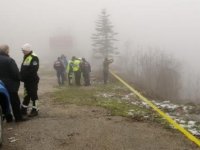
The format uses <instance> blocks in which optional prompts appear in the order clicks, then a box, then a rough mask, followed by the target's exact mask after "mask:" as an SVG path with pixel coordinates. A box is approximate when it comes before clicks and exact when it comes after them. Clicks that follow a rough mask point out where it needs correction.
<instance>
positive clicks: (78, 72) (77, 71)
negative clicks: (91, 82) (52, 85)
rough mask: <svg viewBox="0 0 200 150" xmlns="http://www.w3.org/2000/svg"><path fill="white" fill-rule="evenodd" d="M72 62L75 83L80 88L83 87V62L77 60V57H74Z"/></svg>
mask: <svg viewBox="0 0 200 150" xmlns="http://www.w3.org/2000/svg"><path fill="white" fill-rule="evenodd" d="M72 62H73V67H72V68H73V72H74V76H75V83H76V85H78V86H80V85H81V67H80V65H81V61H80V59H77V58H76V57H75V56H73V57H72Z"/></svg>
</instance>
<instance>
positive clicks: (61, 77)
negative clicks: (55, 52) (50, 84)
mask: <svg viewBox="0 0 200 150" xmlns="http://www.w3.org/2000/svg"><path fill="white" fill-rule="evenodd" d="M53 67H54V69H55V70H56V74H57V79H58V84H59V85H64V82H65V67H64V65H63V63H62V61H61V58H60V57H58V59H57V60H56V61H55V62H54V65H53Z"/></svg>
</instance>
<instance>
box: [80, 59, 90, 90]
mask: <svg viewBox="0 0 200 150" xmlns="http://www.w3.org/2000/svg"><path fill="white" fill-rule="evenodd" d="M81 71H82V73H83V78H84V85H85V86H89V85H90V72H91V66H90V63H89V62H88V61H86V60H85V58H82V63H81Z"/></svg>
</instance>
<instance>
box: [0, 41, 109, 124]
mask: <svg viewBox="0 0 200 150" xmlns="http://www.w3.org/2000/svg"><path fill="white" fill-rule="evenodd" d="M21 50H22V52H23V54H24V57H23V60H22V63H21V68H20V70H19V68H18V67H17V64H16V62H15V60H14V59H13V58H11V57H10V56H9V51H10V48H9V46H8V45H0V80H1V81H2V82H3V83H4V85H5V87H6V89H7V91H8V93H9V96H10V102H11V107H12V113H6V114H5V119H6V121H7V122H12V121H13V120H14V119H15V121H16V122H21V121H25V120H27V118H28V117H27V116H29V117H34V116H37V115H38V111H39V109H38V94H37V91H38V83H39V80H40V78H39V76H38V73H37V72H38V69H39V58H38V56H37V55H36V54H35V53H34V52H33V51H32V47H31V45H30V44H28V43H26V44H24V45H23V46H22V49H21ZM112 62H113V59H108V58H105V59H104V62H103V77H104V84H106V83H107V80H108V74H109V65H110V64H111V63H112ZM54 69H55V70H56V72H57V78H58V84H59V85H63V84H64V82H65V81H67V80H68V84H69V85H73V84H76V85H77V86H80V85H81V77H83V79H84V85H85V86H89V85H90V72H91V66H90V63H89V62H88V61H87V60H86V59H85V58H77V57H75V56H73V57H72V58H71V60H69V61H67V58H66V57H65V56H64V55H61V56H60V57H58V59H57V60H56V61H55V63H54ZM73 78H74V80H75V83H74V82H73ZM20 81H21V82H23V83H24V97H23V101H22V103H21V101H20V98H19V95H18V90H19V87H20ZM30 101H32V106H29V103H30ZM28 108H31V111H30V113H28ZM2 109H3V108H2Z"/></svg>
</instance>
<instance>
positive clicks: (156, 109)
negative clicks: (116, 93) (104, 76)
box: [110, 70, 200, 147]
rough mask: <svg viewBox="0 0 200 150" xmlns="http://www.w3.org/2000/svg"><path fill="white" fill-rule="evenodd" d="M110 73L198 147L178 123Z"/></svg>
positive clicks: (199, 141) (196, 141)
mask: <svg viewBox="0 0 200 150" xmlns="http://www.w3.org/2000/svg"><path fill="white" fill-rule="evenodd" d="M110 73H111V74H112V75H113V76H114V77H115V78H117V79H118V80H119V81H120V82H121V83H123V84H124V85H125V86H126V87H128V88H129V89H130V90H131V91H132V92H133V93H134V94H136V95H137V96H138V97H139V98H140V99H141V100H143V101H144V102H146V103H147V104H148V105H149V106H151V107H152V108H153V109H154V110H155V111H157V112H158V113H159V114H160V115H161V116H162V117H163V118H165V119H166V120H167V121H168V122H169V123H170V124H171V125H173V126H174V128H176V129H178V130H179V131H180V132H182V133H183V134H184V135H185V136H186V137H187V138H188V139H189V140H191V141H193V142H194V143H196V144H197V145H198V146H199V147H200V140H199V139H198V138H196V137H195V136H193V135H192V134H191V133H190V132H188V131H187V130H185V129H184V128H183V127H181V126H180V125H179V124H178V123H176V122H175V121H174V120H173V119H172V118H170V117H169V116H168V115H167V114H165V113H164V112H163V111H161V110H160V109H159V108H158V107H156V106H155V105H154V104H153V103H152V102H151V101H150V100H148V99H147V98H146V97H144V96H143V95H142V94H140V93H139V92H138V91H137V90H135V89H134V88H133V87H131V86H130V85H128V84H127V83H126V82H125V81H124V80H122V79H121V78H120V77H119V76H118V75H116V74H115V73H114V72H113V71H111V70H110Z"/></svg>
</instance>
